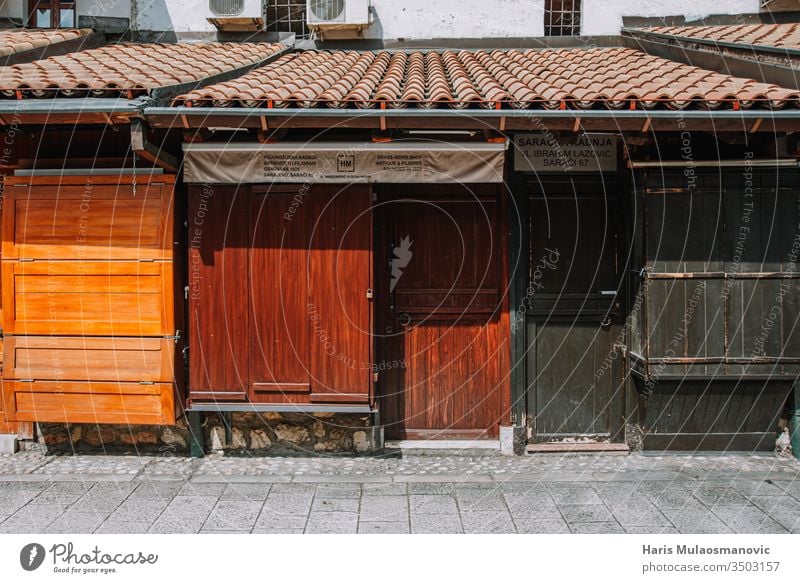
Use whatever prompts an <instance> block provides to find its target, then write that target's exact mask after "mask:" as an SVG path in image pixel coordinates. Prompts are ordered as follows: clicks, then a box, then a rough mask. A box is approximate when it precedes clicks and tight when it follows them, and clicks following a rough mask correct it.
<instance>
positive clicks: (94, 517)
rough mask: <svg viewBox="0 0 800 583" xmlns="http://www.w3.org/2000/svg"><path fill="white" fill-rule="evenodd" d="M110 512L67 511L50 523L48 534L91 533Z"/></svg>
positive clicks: (47, 529)
mask: <svg viewBox="0 0 800 583" xmlns="http://www.w3.org/2000/svg"><path fill="white" fill-rule="evenodd" d="M107 517H108V513H97V512H72V511H69V512H65V513H64V514H62V515H61V516H59V517H58V518H56V519H55V520H54V521H53V522H51V523H50V525H48V527H47V528H46V530H45V532H47V533H48V534H91V533H92V532H94V531H95V530H96V529H97V527H99V526H100V525H101V524H103V521H104V520H105V519H106V518H107Z"/></svg>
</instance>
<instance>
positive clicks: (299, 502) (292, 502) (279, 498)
mask: <svg viewBox="0 0 800 583" xmlns="http://www.w3.org/2000/svg"><path fill="white" fill-rule="evenodd" d="M313 500H314V494H313V493H312V492H298V493H292V494H289V493H286V494H283V493H275V491H272V492H270V493H269V495H268V496H267V500H266V502H264V509H265V510H267V511H270V512H274V513H275V514H285V515H290V516H292V515H298V514H302V515H307V514H308V513H309V511H310V510H311V503H312V501H313Z"/></svg>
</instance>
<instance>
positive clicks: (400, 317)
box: [397, 312, 411, 328]
mask: <svg viewBox="0 0 800 583" xmlns="http://www.w3.org/2000/svg"><path fill="white" fill-rule="evenodd" d="M397 321H398V322H399V323H400V325H401V326H402V327H403V328H408V326H409V325H411V316H410V315H409V314H408V313H407V312H402V313H400V314H397Z"/></svg>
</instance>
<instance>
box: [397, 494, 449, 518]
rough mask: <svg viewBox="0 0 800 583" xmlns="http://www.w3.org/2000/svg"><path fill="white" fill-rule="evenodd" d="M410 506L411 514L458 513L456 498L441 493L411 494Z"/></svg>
mask: <svg viewBox="0 0 800 583" xmlns="http://www.w3.org/2000/svg"><path fill="white" fill-rule="evenodd" d="M409 507H410V509H411V514H458V507H457V506H456V501H455V499H454V498H453V497H451V496H443V495H439V494H411V495H410V496H409Z"/></svg>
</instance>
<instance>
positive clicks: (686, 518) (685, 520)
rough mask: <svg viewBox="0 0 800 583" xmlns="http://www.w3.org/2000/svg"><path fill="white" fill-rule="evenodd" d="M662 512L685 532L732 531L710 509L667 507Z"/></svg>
mask: <svg viewBox="0 0 800 583" xmlns="http://www.w3.org/2000/svg"><path fill="white" fill-rule="evenodd" d="M662 513H663V514H664V516H666V517H667V518H668V519H669V521H670V522H671V523H672V524H673V526H675V528H677V529H678V530H679V531H681V533H683V534H728V533H731V532H732V531H731V529H730V528H728V526H727V525H726V524H725V523H724V522H722V521H721V520H720V519H719V518H717V516H716V515H715V514H714V513H713V512H711V511H710V510H705V511H703V510H698V509H696V508H690V509H679V510H673V509H669V508H665V509H663V510H662Z"/></svg>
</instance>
